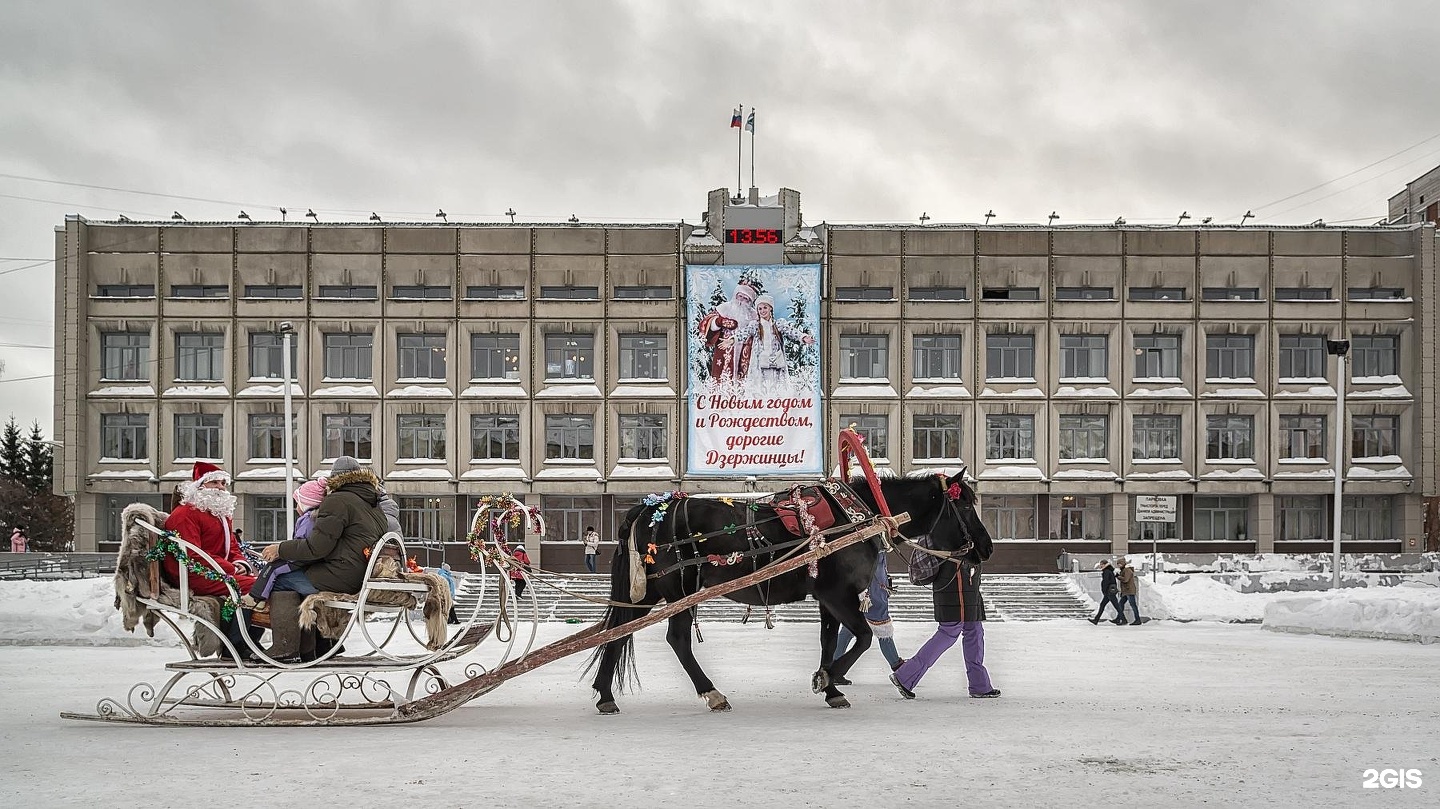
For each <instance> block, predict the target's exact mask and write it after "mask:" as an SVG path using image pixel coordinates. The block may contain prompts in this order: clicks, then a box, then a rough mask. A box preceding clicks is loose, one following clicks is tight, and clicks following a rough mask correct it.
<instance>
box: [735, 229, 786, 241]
mask: <svg viewBox="0 0 1440 809" xmlns="http://www.w3.org/2000/svg"><path fill="white" fill-rule="evenodd" d="M725 243H726V244H779V243H780V229H779V228H735V229H733V230H726V231H725Z"/></svg>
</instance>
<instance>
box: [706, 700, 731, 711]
mask: <svg viewBox="0 0 1440 809" xmlns="http://www.w3.org/2000/svg"><path fill="white" fill-rule="evenodd" d="M729 710H730V700H725V701H724V702H721V703H720V704H718V705H711V706H710V712H711V713H726V712H728V711H729Z"/></svg>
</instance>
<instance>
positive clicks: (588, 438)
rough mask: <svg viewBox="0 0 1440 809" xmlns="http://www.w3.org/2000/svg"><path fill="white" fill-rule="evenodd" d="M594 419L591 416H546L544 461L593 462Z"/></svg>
mask: <svg viewBox="0 0 1440 809" xmlns="http://www.w3.org/2000/svg"><path fill="white" fill-rule="evenodd" d="M594 459H595V419H594V418H593V417H591V416H546V417H545V460H547V461H554V460H592V461H593V460H594Z"/></svg>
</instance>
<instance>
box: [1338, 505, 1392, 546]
mask: <svg viewBox="0 0 1440 809" xmlns="http://www.w3.org/2000/svg"><path fill="white" fill-rule="evenodd" d="M1341 503H1342V506H1341V509H1340V534H1341V537H1342V538H1345V539H1351V540H1355V541H1357V542H1367V541H1368V542H1374V541H1377V540H1387V539H1395V538H1396V536H1395V530H1394V529H1393V527H1392V523H1391V515H1392V514H1393V513H1394V508H1393V507H1392V505H1391V503H1390V498H1389V497H1386V496H1384V495H1364V496H1359V495H1346V496H1345V498H1344V499H1343V500H1342V501H1341Z"/></svg>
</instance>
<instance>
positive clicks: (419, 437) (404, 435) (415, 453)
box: [395, 413, 445, 461]
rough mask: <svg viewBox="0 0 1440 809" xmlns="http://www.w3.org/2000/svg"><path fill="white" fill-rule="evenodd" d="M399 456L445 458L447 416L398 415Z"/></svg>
mask: <svg viewBox="0 0 1440 809" xmlns="http://www.w3.org/2000/svg"><path fill="white" fill-rule="evenodd" d="M395 436H396V439H397V441H396V444H397V454H398V457H400V458H402V459H412V458H413V459H423V460H435V461H443V460H445V416H444V415H442V414H438V413H413V414H409V415H402V416H397V417H396V422H395Z"/></svg>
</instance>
